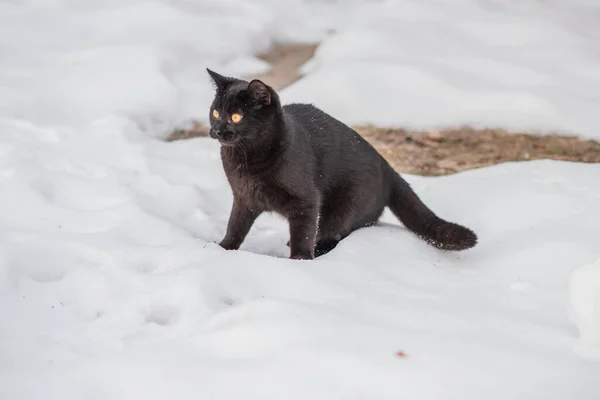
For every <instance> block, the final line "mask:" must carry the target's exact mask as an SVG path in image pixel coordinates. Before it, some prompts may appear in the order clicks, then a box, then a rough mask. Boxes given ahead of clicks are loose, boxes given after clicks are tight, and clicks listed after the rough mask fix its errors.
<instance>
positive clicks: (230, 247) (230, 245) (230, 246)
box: [219, 238, 240, 250]
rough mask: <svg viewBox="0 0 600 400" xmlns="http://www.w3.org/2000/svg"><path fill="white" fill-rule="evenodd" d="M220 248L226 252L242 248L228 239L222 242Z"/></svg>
mask: <svg viewBox="0 0 600 400" xmlns="http://www.w3.org/2000/svg"><path fill="white" fill-rule="evenodd" d="M219 246H221V247H222V248H224V249H225V250H237V249H238V248H239V247H240V246H239V244H237V243H234V242H233V241H231V240H228V239H227V238H225V239H223V240H221V243H219Z"/></svg>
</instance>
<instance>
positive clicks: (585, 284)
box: [569, 259, 600, 349]
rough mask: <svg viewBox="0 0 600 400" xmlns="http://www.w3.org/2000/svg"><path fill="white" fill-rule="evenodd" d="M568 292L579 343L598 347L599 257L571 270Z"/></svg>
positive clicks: (599, 314)
mask: <svg viewBox="0 0 600 400" xmlns="http://www.w3.org/2000/svg"><path fill="white" fill-rule="evenodd" d="M569 293H570V298H571V306H572V311H573V319H574V321H575V323H576V324H577V328H578V329H579V338H580V341H581V344H582V345H584V346H598V347H599V349H600V259H599V260H598V261H596V262H595V263H593V264H588V265H584V266H582V267H579V268H577V269H576V270H575V271H574V272H573V274H572V275H571V279H570V286H569Z"/></svg>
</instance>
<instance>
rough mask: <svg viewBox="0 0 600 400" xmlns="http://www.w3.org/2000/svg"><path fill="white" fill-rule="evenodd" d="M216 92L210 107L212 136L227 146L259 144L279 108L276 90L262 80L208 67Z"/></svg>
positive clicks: (268, 130)
mask: <svg viewBox="0 0 600 400" xmlns="http://www.w3.org/2000/svg"><path fill="white" fill-rule="evenodd" d="M206 70H207V71H208V74H209V75H210V77H211V78H212V80H213V82H214V84H215V86H216V93H215V98H214V100H213V103H212V105H211V107H210V115H209V119H210V136H211V137H212V138H213V139H218V140H219V142H221V144H223V145H225V146H233V145H235V144H236V143H237V142H243V143H244V144H246V145H249V144H253V143H254V144H258V142H261V141H262V140H264V139H265V138H264V135H265V134H266V133H267V132H270V131H271V129H269V128H270V126H271V125H272V124H273V119H274V117H275V116H276V115H277V114H278V111H279V110H280V107H281V106H280V104H279V98H278V96H277V93H275V91H274V90H273V89H272V88H271V87H269V86H268V85H266V84H264V83H263V82H261V81H260V80H257V79H255V80H252V81H250V82H248V81H245V80H241V79H236V78H230V77H225V76H222V75H219V74H218V73H216V72H214V71H211V70H210V69H208V68H207V69H206Z"/></svg>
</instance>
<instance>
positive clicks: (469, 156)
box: [355, 127, 600, 175]
mask: <svg viewBox="0 0 600 400" xmlns="http://www.w3.org/2000/svg"><path fill="white" fill-rule="evenodd" d="M355 129H356V130H357V131H358V132H359V133H360V134H361V135H362V136H363V137H364V138H365V139H367V140H368V141H369V142H371V144H373V145H374V146H375V147H376V148H377V150H378V151H379V152H380V153H381V155H382V156H384V157H385V158H386V159H387V160H388V162H389V163H390V164H392V165H393V166H394V168H395V169H396V170H397V171H398V172H405V173H410V174H417V175H448V174H453V173H456V172H460V171H465V170H468V169H474V168H480V167H485V166H489V165H494V164H499V163H503V162H508V161H530V160H540V159H551V160H563V161H577V162H586V163H598V162H600V143H599V142H596V141H593V140H584V139H581V138H578V137H569V136H558V135H532V134H526V133H518V132H507V131H505V130H500V129H479V130H477V129H472V128H469V127H464V128H460V129H447V130H443V131H439V132H415V131H408V130H404V129H386V128H377V127H356V128H355Z"/></svg>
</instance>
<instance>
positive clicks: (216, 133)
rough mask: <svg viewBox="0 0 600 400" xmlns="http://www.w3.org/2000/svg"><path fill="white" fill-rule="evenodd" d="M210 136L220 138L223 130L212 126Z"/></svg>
mask: <svg viewBox="0 0 600 400" xmlns="http://www.w3.org/2000/svg"><path fill="white" fill-rule="evenodd" d="M209 133H210V137H211V138H213V139H218V138H219V136H221V131H220V130H218V129H215V128H212V129H211V130H210V131H209Z"/></svg>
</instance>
